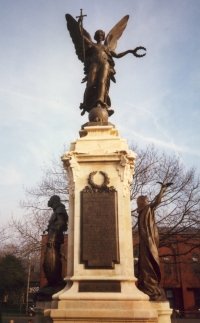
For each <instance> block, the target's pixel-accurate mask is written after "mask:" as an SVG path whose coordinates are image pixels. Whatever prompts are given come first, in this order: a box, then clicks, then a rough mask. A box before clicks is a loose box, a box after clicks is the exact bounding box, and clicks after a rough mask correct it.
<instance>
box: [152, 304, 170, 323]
mask: <svg viewBox="0 0 200 323" xmlns="http://www.w3.org/2000/svg"><path fill="white" fill-rule="evenodd" d="M151 305H152V306H153V308H154V309H155V310H156V311H157V313H158V323H171V314H172V309H171V308H170V307H169V302H167V301H166V302H151Z"/></svg>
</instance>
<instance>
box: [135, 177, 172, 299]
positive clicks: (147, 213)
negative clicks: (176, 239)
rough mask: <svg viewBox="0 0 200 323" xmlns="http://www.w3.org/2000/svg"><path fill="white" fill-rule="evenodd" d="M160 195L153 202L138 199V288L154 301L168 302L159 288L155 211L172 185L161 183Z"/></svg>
mask: <svg viewBox="0 0 200 323" xmlns="http://www.w3.org/2000/svg"><path fill="white" fill-rule="evenodd" d="M159 184H160V185H161V189H160V192H159V194H158V195H157V196H156V197H155V198H154V200H153V201H152V202H149V200H148V197H147V196H144V195H141V196H139V197H138V199H137V205H138V209H137V211H138V231H139V262H138V288H139V289H140V290H141V291H143V292H144V293H145V294H147V295H148V296H149V297H150V300H152V301H163V300H166V298H165V295H164V291H163V290H162V288H161V287H160V286H159V283H160V280H161V272H160V263H159V254H158V247H159V234H158V228H157V225H156V222H155V215H154V210H155V208H156V207H157V206H158V205H159V204H160V203H161V199H162V196H163V194H164V192H165V191H166V189H167V188H168V187H169V186H170V185H172V183H166V184H163V183H160V182H159Z"/></svg>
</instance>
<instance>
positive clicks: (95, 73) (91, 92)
mask: <svg viewBox="0 0 200 323" xmlns="http://www.w3.org/2000/svg"><path fill="white" fill-rule="evenodd" d="M65 17H66V20H67V28H68V30H69V33H70V35H71V38H72V41H73V43H74V46H75V50H76V54H77V56H78V58H79V59H80V60H81V61H82V62H83V63H84V73H85V77H84V78H83V80H82V82H86V89H85V93H84V98H83V103H81V104H80V109H82V113H81V114H82V115H83V114H84V113H85V111H87V112H90V111H91V110H92V109H94V108H97V107H99V108H101V109H102V108H103V109H105V111H106V112H107V114H108V116H110V115H112V114H113V113H114V111H113V109H111V100H110V97H109V88H110V81H113V82H116V80H115V73H116V72H115V62H114V59H113V58H120V57H123V56H125V55H127V54H128V53H131V54H133V55H134V56H136V57H142V56H144V55H145V54H146V53H144V54H139V53H138V50H146V49H145V48H144V47H141V46H140V47H136V48H135V49H133V50H132V49H130V50H127V51H125V52H122V53H119V54H117V53H116V52H115V49H116V46H117V41H118V39H119V38H120V37H121V35H122V33H123V31H124V29H125V28H126V25H127V22H128V19H129V16H128V15H127V16H124V17H123V18H122V19H121V20H120V21H119V22H118V23H117V24H116V25H115V26H114V27H113V28H112V29H111V30H110V32H109V33H108V35H107V36H105V32H104V31H103V30H97V31H96V32H95V34H94V39H95V41H96V42H93V41H92V39H91V36H90V34H89V33H88V32H87V31H86V30H85V29H84V28H83V25H82V22H83V17H84V16H83V15H82V11H81V15H80V16H79V17H78V18H79V19H78V21H76V20H75V19H74V18H73V17H72V16H71V15H69V14H66V16H65ZM89 119H90V117H89ZM90 121H98V120H96V119H95V117H93V116H92V114H91V120H90Z"/></svg>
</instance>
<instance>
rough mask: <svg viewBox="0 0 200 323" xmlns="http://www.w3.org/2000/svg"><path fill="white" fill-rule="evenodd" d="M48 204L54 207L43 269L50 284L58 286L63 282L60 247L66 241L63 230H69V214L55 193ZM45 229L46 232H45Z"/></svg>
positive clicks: (48, 228)
mask: <svg viewBox="0 0 200 323" xmlns="http://www.w3.org/2000/svg"><path fill="white" fill-rule="evenodd" d="M48 206H49V207H51V208H52V209H53V213H52V215H51V217H50V220H49V224H48V227H47V229H46V230H45V231H47V232H48V239H47V245H46V251H45V255H44V263H43V269H44V273H45V276H46V278H47V281H48V285H49V286H56V285H58V284H60V283H61V282H62V263H61V254H60V248H61V244H63V242H64V235H63V232H64V231H66V230H67V223H68V215H67V212H66V209H65V206H64V204H62V203H61V201H60V197H59V196H57V195H53V196H52V197H51V198H50V200H49V201H48ZM45 231H44V232H45Z"/></svg>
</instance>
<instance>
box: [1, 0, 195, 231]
mask: <svg viewBox="0 0 200 323" xmlns="http://www.w3.org/2000/svg"><path fill="white" fill-rule="evenodd" d="M81 8H82V9H83V13H84V14H87V17H85V18H84V28H85V29H86V30H87V31H88V32H89V33H90V34H91V36H92V37H93V35H94V32H95V31H96V30H97V29H103V30H105V32H106V33H108V32H109V30H110V29H111V28H112V27H113V26H114V25H115V24H116V23H117V22H118V21H119V20H120V19H121V18H122V17H123V16H124V15H126V14H129V15H130V18H129V21H128V25H127V27H126V29H125V31H124V33H123V35H122V36H121V38H120V39H119V41H118V46H117V49H116V52H117V53H118V52H120V51H124V50H127V49H133V48H135V47H137V46H144V47H146V48H147V55H146V56H145V57H144V58H140V59H139V58H135V57H134V56H132V55H127V56H125V57H123V58H121V59H119V60H117V59H115V64H116V66H115V67H116V72H117V73H116V79H117V83H116V84H114V83H112V84H111V89H110V96H111V101H112V107H113V108H114V110H115V114H114V115H113V116H112V117H111V118H110V122H112V123H113V124H115V126H116V127H117V129H118V130H119V133H120V135H121V136H122V137H123V138H126V139H127V140H128V142H129V144H130V145H131V144H132V143H134V144H137V145H138V147H140V148H143V147H146V145H148V144H154V145H155V147H156V148H158V149H160V150H164V151H165V152H167V153H168V154H175V155H177V156H178V157H180V159H181V161H182V162H183V164H184V165H185V166H186V167H187V168H190V167H196V168H197V171H200V167H199V161H200V131H199V127H200V109H199V103H200V19H199V16H200V1H198V0H168V1H166V0H123V1H122V0H120V1H119V0H107V1H99V0H98V1H97V0H90V1H89V0H82V1H81V0H57V1H55V0H17V1H16V0H0V42H1V51H0V62H1V64H0V147H1V158H0V196H1V203H0V225H1V224H4V223H6V222H7V221H8V220H9V219H10V218H11V217H17V218H20V217H21V216H23V213H24V210H23V209H21V208H20V201H22V200H23V199H24V196H25V189H26V188H30V187H34V186H36V185H37V183H38V182H39V181H40V180H41V176H42V169H44V167H48V165H49V164H50V163H51V160H52V159H58V160H59V158H60V156H61V155H62V154H63V152H64V150H68V147H69V144H70V142H72V141H74V140H76V139H78V138H79V130H80V128H81V125H82V124H84V123H86V122H87V121H88V119H87V114H85V115H84V116H81V115H80V110H79V104H80V102H82V98H83V93H84V88H85V85H84V84H81V80H82V78H83V76H84V75H83V65H82V63H81V62H80V61H79V60H78V57H77V56H76V54H75V49H74V45H73V43H72V40H71V38H70V36H69V32H68V30H67V28H66V22H65V14H66V13H69V14H71V15H72V16H73V17H76V16H77V15H79V13H80V9H81Z"/></svg>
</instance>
